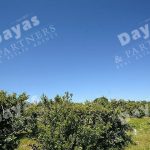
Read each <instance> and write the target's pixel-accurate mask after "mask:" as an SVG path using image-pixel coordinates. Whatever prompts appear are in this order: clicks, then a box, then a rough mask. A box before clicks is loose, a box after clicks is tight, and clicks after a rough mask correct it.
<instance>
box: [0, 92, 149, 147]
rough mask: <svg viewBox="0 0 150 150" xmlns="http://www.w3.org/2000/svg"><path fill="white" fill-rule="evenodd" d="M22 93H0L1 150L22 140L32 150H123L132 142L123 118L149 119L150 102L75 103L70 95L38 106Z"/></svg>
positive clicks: (43, 98)
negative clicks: (25, 139) (25, 140)
mask: <svg viewBox="0 0 150 150" xmlns="http://www.w3.org/2000/svg"><path fill="white" fill-rule="evenodd" d="M28 98H29V96H28V95H27V94H25V93H22V94H20V95H17V94H16V93H12V94H8V93H7V92H5V91H0V149H1V150H14V149H16V148H17V147H18V145H19V143H20V141H21V140H22V139H24V138H28V139H31V140H32V141H36V142H34V144H30V145H29V146H30V148H31V149H33V150H123V149H124V148H125V147H126V146H127V145H128V144H129V143H131V142H132V140H131V136H130V135H129V134H128V131H132V128H131V127H130V126H129V125H128V123H127V122H126V121H125V119H126V117H144V116H149V114H150V113H149V112H150V102H146V101H141V102H139V101H138V102H136V101H125V100H118V101H117V100H111V101H109V100H108V99H107V98H105V97H101V98H97V99H95V100H93V101H86V102H85V103H74V102H73V101H72V94H69V93H68V92H66V93H65V94H64V96H59V95H57V96H56V97H55V98H54V99H49V98H48V97H47V96H45V95H43V96H42V97H41V101H40V102H38V103H29V102H27V100H28Z"/></svg>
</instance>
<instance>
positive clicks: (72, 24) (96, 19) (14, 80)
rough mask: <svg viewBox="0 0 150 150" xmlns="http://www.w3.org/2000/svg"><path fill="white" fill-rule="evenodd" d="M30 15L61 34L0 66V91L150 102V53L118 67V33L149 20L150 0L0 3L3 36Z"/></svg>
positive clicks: (3, 0)
mask: <svg viewBox="0 0 150 150" xmlns="http://www.w3.org/2000/svg"><path fill="white" fill-rule="evenodd" d="M26 14H34V15H37V16H38V18H39V19H40V22H41V24H40V26H41V27H42V26H44V25H47V24H53V25H55V27H56V30H57V33H58V36H57V38H55V39H54V40H51V41H49V42H47V43H45V44H43V45H42V46H40V47H38V48H35V49H34V50H29V51H28V52H25V53H23V54H21V55H19V56H17V57H15V58H13V59H11V60H9V61H5V62H4V63H2V64H0V89H3V90H7V91H9V92H17V93H21V92H23V91H25V92H27V93H28V94H29V95H31V96H33V95H37V96H40V95H41V94H42V93H45V94H47V95H48V96H49V97H53V96H55V95H56V94H61V95H62V94H63V93H64V92H65V91H69V92H71V93H73V94H74V100H75V101H84V100H86V99H93V98H96V97H100V96H107V97H108V98H125V99H132V100H138V99H141V100H143V99H146V100H150V69H149V68H150V55H148V56H146V57H144V58H142V59H140V60H138V61H134V62H133V63H132V64H130V65H127V66H126V67H123V68H122V69H119V70H118V69H116V67H115V64H114V56H115V55H116V54H118V53H120V51H123V49H122V47H121V46H120V43H119V41H118V39H117V34H118V33H121V32H123V31H130V30H131V29H134V28H137V27H138V25H139V23H141V22H143V21H144V20H145V19H147V18H149V17H150V1H149V0H133V1H131V0H13V1H11V0H0V34H1V33H2V32H3V30H4V29H7V28H9V27H10V26H11V24H12V23H13V22H15V21H16V20H17V19H18V18H20V17H22V16H24V15H26ZM14 25H15V24H14ZM0 46H1V45H0Z"/></svg>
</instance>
